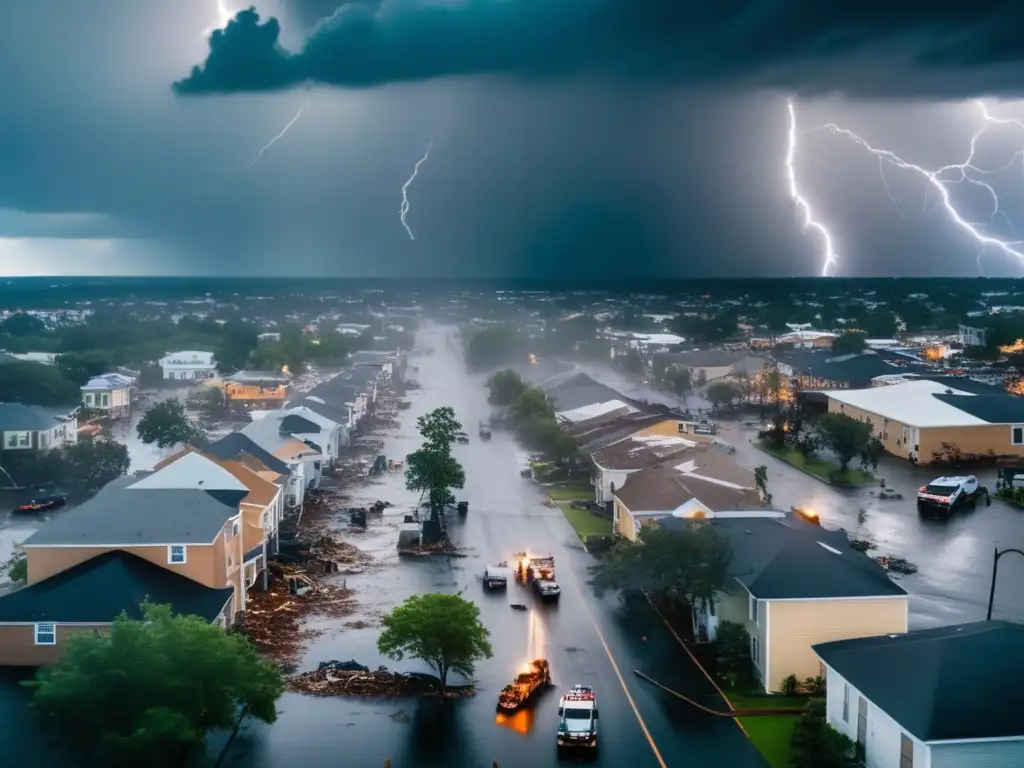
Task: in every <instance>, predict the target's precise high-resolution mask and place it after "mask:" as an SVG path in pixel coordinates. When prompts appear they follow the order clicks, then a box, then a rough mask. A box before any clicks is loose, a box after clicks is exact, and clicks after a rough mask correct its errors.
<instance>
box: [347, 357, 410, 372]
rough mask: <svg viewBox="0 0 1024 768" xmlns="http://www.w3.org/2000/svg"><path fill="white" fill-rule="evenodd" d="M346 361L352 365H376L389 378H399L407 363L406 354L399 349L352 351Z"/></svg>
mask: <svg viewBox="0 0 1024 768" xmlns="http://www.w3.org/2000/svg"><path fill="white" fill-rule="evenodd" d="M348 362H349V364H350V365H353V366H357V367H358V366H376V367H379V368H381V369H382V370H383V371H384V373H385V374H386V375H387V376H388V377H389V378H394V379H401V378H402V377H403V376H404V375H405V368H406V365H407V363H408V360H407V357H406V354H405V353H404V352H402V351H401V350H395V351H393V352H392V351H380V352H378V351H361V352H353V353H352V354H350V355H349V356H348Z"/></svg>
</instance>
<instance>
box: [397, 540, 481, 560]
mask: <svg viewBox="0 0 1024 768" xmlns="http://www.w3.org/2000/svg"><path fill="white" fill-rule="evenodd" d="M398 554H399V555H402V556H408V557H430V556H431V555H442V556H444V557H465V556H466V555H465V554H464V553H463V552H462V551H461V550H460V549H459V548H458V547H456V546H455V545H454V544H452V543H451V541H449V540H448V539H441V540H440V541H435V542H430V543H420V544H414V545H410V546H406V547H400V548H399V550H398Z"/></svg>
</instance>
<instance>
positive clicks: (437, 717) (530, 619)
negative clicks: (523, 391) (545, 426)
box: [211, 327, 763, 768]
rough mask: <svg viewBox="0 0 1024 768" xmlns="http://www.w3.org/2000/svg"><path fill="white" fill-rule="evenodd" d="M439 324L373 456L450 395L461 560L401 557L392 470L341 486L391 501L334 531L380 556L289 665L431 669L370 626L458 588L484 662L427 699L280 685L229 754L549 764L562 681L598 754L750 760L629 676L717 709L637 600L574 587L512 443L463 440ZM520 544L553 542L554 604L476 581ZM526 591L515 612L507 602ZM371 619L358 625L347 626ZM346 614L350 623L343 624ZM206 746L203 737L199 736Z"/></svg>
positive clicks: (605, 757)
mask: <svg viewBox="0 0 1024 768" xmlns="http://www.w3.org/2000/svg"><path fill="white" fill-rule="evenodd" d="M444 338H445V332H444V329H439V328H431V327H427V329H426V330H424V331H423V332H422V333H421V338H420V340H419V344H420V346H421V347H424V348H430V347H432V348H433V349H434V353H433V354H431V355H429V356H422V357H412V358H411V359H410V365H412V366H418V368H419V372H418V374H417V378H418V379H419V381H420V382H421V384H422V385H423V388H422V389H419V390H414V391H411V392H410V393H409V395H408V399H409V400H410V401H411V402H412V406H411V408H410V409H409V410H407V411H404V412H400V419H401V424H400V426H399V427H397V428H395V429H392V430H389V431H388V432H387V433H385V435H384V438H385V449H384V450H385V453H386V454H387V455H388V457H389V458H393V457H404V456H405V454H407V453H408V452H410V451H412V450H414V449H415V448H416V447H417V446H418V444H419V440H418V437H417V435H416V433H415V419H416V417H417V416H418V415H421V414H423V413H425V412H427V411H429V410H431V409H433V408H435V407H438V406H441V405H449V404H450V405H453V406H454V407H455V409H456V412H457V415H458V417H459V419H460V420H461V421H462V423H463V425H464V429H465V430H466V431H467V432H469V434H470V435H471V440H472V442H471V443H470V444H469V445H459V446H456V449H455V450H456V452H457V455H458V457H459V459H460V461H462V463H463V465H464V467H465V469H466V477H467V482H466V488H465V489H464V490H463V491H462V492H459V493H457V496H458V498H460V499H466V500H468V501H469V504H470V509H469V514H468V516H467V517H466V518H465V519H464V520H454V521H453V526H452V538H453V539H454V540H455V541H456V543H457V544H459V545H460V546H463V547H466V548H467V549H466V552H465V553H466V555H467V556H466V557H464V558H451V559H448V558H443V559H442V558H419V559H415V560H404V559H403V560H399V559H398V558H397V555H396V554H395V549H394V548H395V544H396V541H397V535H398V534H397V524H398V522H399V521H400V520H401V516H402V514H404V512H405V510H407V509H409V508H410V507H411V506H412V505H413V503H414V502H415V501H416V497H417V494H413V493H410V492H408V491H406V490H404V487H403V483H404V479H403V477H402V476H401V475H400V474H396V475H388V476H385V477H383V478H381V479H379V480H377V481H374V482H373V483H370V484H368V485H366V486H356V487H353V488H352V489H351V492H352V498H353V501H352V504H353V505H357V504H360V503H362V502H370V501H374V500H376V499H378V498H379V499H383V500H387V501H390V502H392V503H393V504H394V505H395V507H393V508H392V509H389V510H387V512H386V514H385V515H383V517H382V518H381V519H378V520H375V521H372V522H371V524H370V526H369V528H368V529H367V531H366V532H365V533H349V534H347V535H346V538H347V539H348V540H349V541H351V542H352V543H354V544H356V545H358V546H359V547H361V548H362V549H364V550H365V551H368V552H370V553H373V554H374V555H375V556H376V557H377V558H378V565H377V566H376V567H375V568H372V569H371V570H370V571H369V572H367V573H364V574H358V575H347V576H339V577H338V578H340V579H345V580H346V582H347V585H348V586H349V587H351V588H354V589H355V590H356V593H357V595H358V596H359V599H360V601H361V604H362V610H361V612H360V614H359V615H355V616H352V617H349V618H348V619H345V620H338V619H330V620H327V619H324V620H322V621H320V622H317V621H314V622H312V623H311V626H313V627H316V628H318V629H321V630H323V634H322V635H320V636H319V637H317V638H315V639H314V640H312V641H311V642H310V644H309V647H308V652H307V653H306V655H305V658H304V660H303V662H302V663H301V665H300V669H310V668H315V666H316V664H317V662H319V661H324V660H329V659H339V660H346V659H355V660H357V661H359V662H360V663H363V664H366V665H368V666H371V667H373V666H376V665H378V664H386V665H388V666H389V667H391V668H397V669H401V670H405V671H428V670H427V668H426V667H425V666H423V665H421V664H419V663H417V662H408V661H407V662H403V663H395V662H390V661H389V660H387V659H385V658H382V657H381V656H380V654H379V653H378V652H377V650H376V639H377V634H378V632H379V628H378V627H377V626H373V625H372V622H373V621H374V619H375V617H376V616H377V615H379V613H380V612H383V611H386V610H388V609H389V608H390V607H391V606H393V605H394V604H396V603H398V602H400V601H401V600H403V599H404V598H406V597H408V596H409V595H412V594H416V593H422V592H427V591H439V592H462V593H463V594H465V595H466V596H467V597H468V598H470V599H472V600H474V601H475V602H476V603H477V604H478V605H479V606H480V611H481V618H482V620H483V622H484V624H485V625H486V626H487V627H488V628H489V629H490V631H491V640H492V644H493V646H494V658H493V659H491V660H487V661H484V662H481V663H480V664H479V666H478V669H477V674H476V677H477V695H476V696H474V697H470V698H466V699H461V700H452V701H447V702H444V703H439V702H437V701H435V700H402V701H364V700H355V699H329V698H316V697H311V696H305V695H302V694H296V693H288V694H285V696H284V697H283V698H282V700H281V703H280V710H281V713H280V717H279V719H278V721H277V722H276V723H275V724H273V725H271V726H263V725H260V724H248V725H246V726H245V728H244V729H243V732H242V734H241V735H240V736H239V738H238V739H237V740H236V741H235V743H234V744H233V745H232V747H231V748H230V752H229V757H228V759H227V762H226V764H228V765H237V766H245V767H246V768H249V767H252V768H256V767H257V766H258V767H260V768H262V767H263V766H268V767H269V766H278V765H282V764H287V763H288V762H295V761H301V762H302V764H303V765H305V766H311V767H314V768H315V767H318V766H336V765H337V764H338V763H339V760H342V759H343V760H344V761H345V763H346V764H352V765H360V766H363V765H365V766H374V765H383V764H384V760H385V759H386V758H390V760H391V765H392V766H393V767H394V768H403V767H405V766H417V767H418V768H419V767H423V768H426V767H428V766H445V768H448V767H452V768H454V767H455V766H467V767H468V766H473V768H478V767H484V768H486V766H490V765H491V764H492V762H497V764H498V765H500V766H502V768H509V767H518V766H545V765H556V764H558V759H557V755H556V749H555V731H556V727H557V721H558V720H557V708H558V698H559V695H560V691H562V690H564V689H565V688H568V687H569V686H571V685H573V684H575V683H582V684H588V685H592V686H593V687H594V688H595V689H596V691H597V694H598V702H599V708H600V712H601V720H600V726H601V731H600V732H601V736H600V739H601V742H602V744H601V748H600V753H599V755H598V757H597V762H596V764H598V765H626V764H628V765H631V766H634V768H646V767H647V766H652V767H657V766H676V765H680V766H682V765H685V766H696V767H699V766H709V767H710V766H719V765H728V766H730V767H731V768H746V766H762V765H763V762H762V761H761V758H760V757H759V756H758V755H757V753H756V751H755V750H754V748H753V746H752V745H751V744H750V743H749V742H748V741H747V740H746V738H745V737H744V736H743V735H742V733H741V732H740V730H739V729H738V728H737V726H736V725H735V724H734V722H733V721H732V720H731V719H729V718H717V717H714V716H711V715H706V714H703V713H701V712H700V711H698V710H695V709H694V708H693V707H691V706H690V705H687V704H685V703H683V702H681V701H679V700H677V699H674V698H672V697H669V696H668V695H667V694H665V693H663V692H661V691H659V690H658V689H656V688H654V687H652V686H651V685H649V684H648V683H645V682H643V681H641V680H640V679H638V678H637V677H635V676H634V675H633V670H634V669H639V670H641V671H643V672H644V673H646V674H648V675H650V676H651V677H653V678H655V679H657V680H659V681H661V682H663V683H664V684H666V685H668V686H670V687H672V688H674V689H675V690H678V691H680V692H681V693H683V694H686V695H689V696H691V697H692V698H694V699H696V700H699V701H700V702H701V703H704V704H706V705H710V706H712V707H715V708H724V706H725V705H724V703H723V702H721V701H720V700H719V699H718V697H717V695H716V694H715V693H714V691H713V689H712V688H711V686H710V684H709V683H708V682H707V680H706V679H705V678H704V677H703V676H702V675H701V673H700V672H699V671H698V670H697V669H696V668H695V667H694V666H693V665H692V663H691V662H690V661H689V660H688V657H686V656H685V654H684V653H683V652H682V650H681V649H680V648H679V647H678V645H677V644H676V642H675V640H673V639H672V637H671V636H670V635H669V633H668V631H667V630H666V628H665V627H664V625H663V624H662V623H661V621H660V619H658V618H657V616H656V615H654V614H653V612H652V611H651V610H650V608H649V607H648V606H647V605H646V603H642V604H641V603H635V602H633V603H629V602H626V601H622V600H619V599H617V598H616V597H614V596H605V597H604V598H600V599H599V598H598V597H597V596H595V595H594V594H593V593H592V591H591V589H590V587H589V586H588V585H587V583H586V579H587V568H588V566H589V565H591V564H592V563H593V562H594V561H593V559H592V558H591V556H590V555H589V554H587V553H586V552H585V551H584V550H583V548H582V545H581V544H580V542H579V539H578V538H577V537H576V535H575V533H574V532H573V530H572V528H571V527H570V526H569V524H568V523H567V522H566V520H565V519H564V517H563V516H562V514H561V512H560V511H559V510H558V509H557V508H554V507H551V506H547V505H545V503H544V502H545V500H546V499H545V496H544V494H543V492H542V490H541V489H539V488H538V487H537V486H535V485H533V484H532V483H530V482H529V481H528V480H525V479H523V478H521V477H520V476H519V469H520V466H521V461H522V457H523V455H524V452H523V451H522V449H521V448H519V447H518V446H517V445H516V444H515V443H514V441H513V440H512V439H511V438H510V437H509V436H508V435H506V434H503V433H497V432H496V433H495V435H494V439H493V440H491V441H490V442H487V443H482V442H478V441H477V440H476V437H475V436H476V431H477V425H478V422H479V421H480V420H482V419H486V418H487V417H488V415H489V413H490V408H489V406H488V405H487V402H486V394H487V393H486V390H485V388H484V379H485V377H484V376H482V375H480V376H467V375H466V374H465V373H464V371H465V367H464V365H463V363H462V359H461V351H460V350H459V349H458V348H456V347H455V346H451V347H449V346H446V345H445V342H444ZM517 550H528V551H530V552H533V553H538V554H549V553H550V554H553V555H554V556H555V558H556V566H557V576H558V580H559V582H561V584H562V587H563V596H562V600H561V604H560V605H558V606H543V605H539V604H537V603H535V601H534V600H533V596H532V594H531V593H529V592H527V591H526V590H525V588H523V587H521V586H519V585H510V587H509V590H508V593H507V594H491V593H485V592H484V591H483V588H482V584H481V579H480V576H481V574H482V572H483V569H484V566H485V565H486V564H487V563H488V562H491V561H495V560H499V559H508V558H510V557H511V554H512V553H513V552H515V551H517ZM510 603H524V604H526V605H528V606H529V610H528V611H525V612H523V611H513V610H512V609H511V608H510V605H509V604H510ZM361 621H365V622H369V623H371V626H368V627H365V628H355V627H353V626H351V625H352V623H353V622H361ZM345 624H349V625H350V626H344V625H345ZM536 656H542V657H545V658H547V659H548V660H549V661H550V663H551V670H552V677H553V680H554V682H555V688H554V689H553V690H551V691H548V692H547V693H546V694H544V695H542V696H540V697H539V698H538V700H537V703H536V706H535V707H534V708H533V709H531V710H529V711H524V712H521V713H519V714H517V715H516V716H514V717H511V718H502V717H498V716H496V713H495V703H496V701H497V695H498V692H499V690H500V689H501V688H502V686H504V685H505V684H507V683H508V682H510V681H511V679H512V678H513V677H514V676H515V674H516V673H517V672H518V671H519V670H520V667H522V665H523V664H524V663H525V662H527V661H528V660H530V659H531V658H533V657H536ZM211 746H212V747H213V748H216V745H211Z"/></svg>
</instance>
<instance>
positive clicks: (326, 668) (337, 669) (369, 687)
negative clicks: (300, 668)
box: [285, 661, 473, 699]
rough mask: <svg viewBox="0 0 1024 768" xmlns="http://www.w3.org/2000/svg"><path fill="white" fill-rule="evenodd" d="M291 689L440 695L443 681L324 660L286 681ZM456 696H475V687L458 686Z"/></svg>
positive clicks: (333, 693)
mask: <svg viewBox="0 0 1024 768" xmlns="http://www.w3.org/2000/svg"><path fill="white" fill-rule="evenodd" d="M285 687H286V688H287V689H288V690H291V691H298V692H300V693H309V694H312V695H314V696H361V697H368V698H381V699H390V698H400V697H404V696H422V695H426V694H435V695H436V694H437V693H439V691H440V681H438V679H437V678H436V677H433V676H431V675H418V674H402V673H400V672H391V671H390V670H388V668H387V667H378V668H377V669H376V670H373V671H371V670H370V669H369V668H368V667H364V666H363V665H362V664H358V663H356V662H355V661H325V662H322V663H321V664H320V666H319V668H317V669H316V670H313V671H311V672H303V673H302V674H301V675H296V676H295V677H291V678H289V679H287V680H286V681H285ZM453 692H454V693H456V694H457V695H464V696H466V695H472V694H473V689H472V688H458V689H455V690H454V691H453Z"/></svg>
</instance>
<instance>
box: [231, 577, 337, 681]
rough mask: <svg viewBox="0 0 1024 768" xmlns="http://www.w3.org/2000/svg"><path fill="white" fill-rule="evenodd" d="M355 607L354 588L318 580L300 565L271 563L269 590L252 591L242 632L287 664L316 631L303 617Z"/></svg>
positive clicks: (258, 645)
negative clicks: (305, 624)
mask: <svg viewBox="0 0 1024 768" xmlns="http://www.w3.org/2000/svg"><path fill="white" fill-rule="evenodd" d="M355 610H356V601H355V598H354V597H353V592H352V590H350V589H346V588H345V587H338V586H333V585H324V584H318V583H317V582H315V581H313V579H311V578H310V577H309V576H307V575H306V574H305V573H304V572H303V571H302V570H301V569H300V568H297V567H295V566H293V565H283V564H280V563H271V564H270V574H269V584H268V587H267V591H265V592H264V591H261V590H256V589H253V590H251V591H250V592H249V603H248V605H247V606H246V611H245V618H244V620H243V622H242V632H244V633H245V634H246V635H248V636H249V638H250V639H251V640H252V642H253V644H254V645H255V646H256V648H257V650H259V651H260V653H262V654H264V655H265V656H267V657H269V658H271V659H273V660H274V661H277V662H278V663H280V664H281V665H282V666H284V667H285V668H288V667H292V666H294V664H295V662H296V660H297V659H298V655H299V653H300V652H301V650H302V646H303V645H304V643H305V641H306V640H308V639H309V638H311V637H313V636H314V634H315V633H314V632H313V631H312V630H308V629H306V628H304V627H303V626H302V619H303V618H305V617H306V616H308V615H310V614H312V613H317V614H323V615H328V616H350V615H351V614H352V613H353V612H354V611H355Z"/></svg>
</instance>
